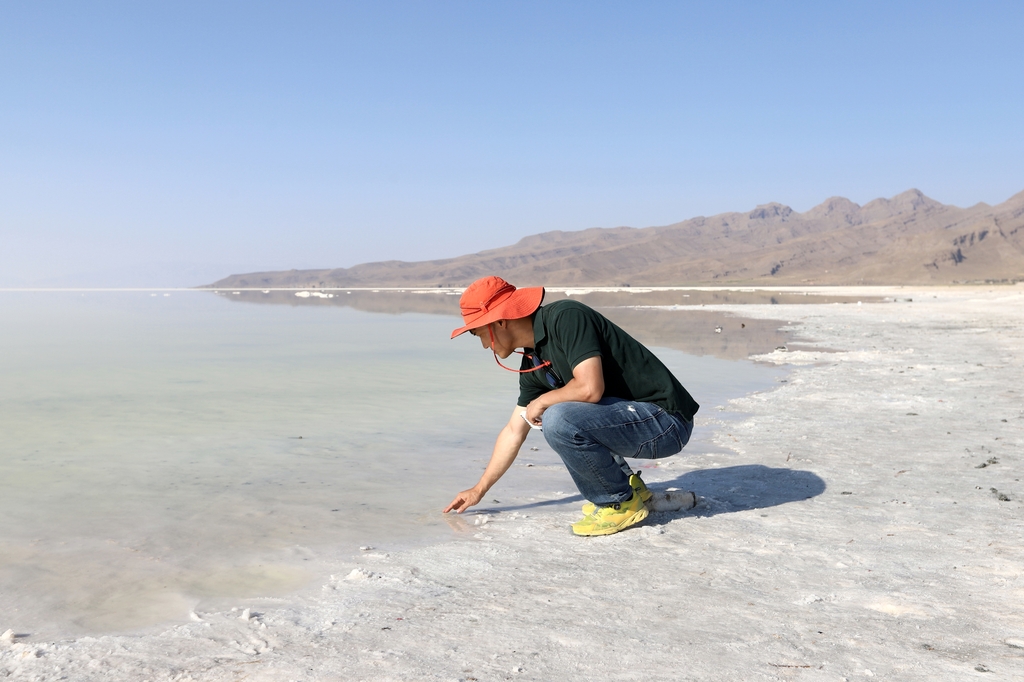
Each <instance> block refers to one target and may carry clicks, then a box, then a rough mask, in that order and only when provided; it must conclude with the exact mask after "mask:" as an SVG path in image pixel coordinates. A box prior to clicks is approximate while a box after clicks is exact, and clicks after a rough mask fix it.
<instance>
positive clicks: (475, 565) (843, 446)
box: [0, 286, 1024, 681]
mask: <svg viewBox="0 0 1024 682" xmlns="http://www.w3.org/2000/svg"><path fill="white" fill-rule="evenodd" d="M908 289H909V290H911V291H914V292H917V293H915V294H914V295H912V296H911V298H913V299H914V300H913V301H911V302H906V301H902V302H893V303H883V304H865V305H862V306H856V305H852V306H851V305H828V304H819V305H814V304H810V305H808V304H801V305H753V306H752V305H735V306H730V305H723V306H714V305H707V306H704V307H703V309H705V310H718V309H720V310H722V311H723V312H732V313H739V314H741V315H742V316H743V317H744V318H748V317H762V318H766V319H769V318H770V319H777V318H779V317H780V313H785V314H784V315H781V317H784V318H785V319H788V320H791V321H794V322H795V323H796V325H797V335H798V336H799V337H800V338H799V339H798V343H799V344H800V345H801V347H802V349H801V350H792V351H781V350H777V351H774V352H772V353H767V354H763V355H760V356H757V357H755V358H753V359H754V360H756V361H759V362H767V363H771V364H786V365H790V366H791V367H792V370H791V375H790V377H789V379H788V380H787V381H786V383H783V384H780V385H779V386H778V387H776V388H775V389H774V390H771V391H767V392H763V393H758V394H754V395H751V396H747V397H744V398H740V399H737V400H734V401H732V403H731V405H730V409H731V410H738V411H741V412H743V413H745V415H744V416H742V417H741V418H740V419H738V420H737V421H730V422H729V423H728V424H727V425H725V427H724V428H720V429H719V431H717V432H716V433H715V436H714V438H713V439H712V440H713V441H714V442H715V443H717V444H718V445H720V446H721V447H722V448H723V450H726V451H725V452H709V453H701V454H699V455H695V456H689V457H688V456H687V452H686V451H685V450H684V452H683V454H682V455H681V456H678V457H675V458H672V459H670V460H667V461H665V464H664V465H663V466H658V467H656V468H652V469H647V470H645V477H649V482H650V483H651V484H652V488H656V489H657V488H664V487H668V486H672V487H684V488H686V489H693V490H695V491H696V492H697V493H698V495H700V496H701V498H702V500H701V502H700V504H699V505H698V507H697V508H696V509H694V510H692V511H690V512H682V513H675V514H652V516H651V517H650V520H649V521H647V522H645V523H644V524H643V525H641V526H640V527H638V528H636V529H631V530H628V531H625V532H623V533H619V534H616V535H612V536H608V537H606V538H591V539H580V538H575V537H573V536H572V535H571V533H570V532H569V531H568V528H567V524H568V523H569V522H570V521H571V520H573V519H572V518H571V517H573V516H575V515H577V510H576V508H575V505H571V506H570V505H566V504H562V505H561V507H560V508H558V507H557V506H556V509H554V510H550V511H549V510H548V509H547V506H546V505H543V506H541V505H538V506H536V507H535V508H531V509H524V510H519V511H509V512H502V513H498V514H495V513H491V514H487V513H478V514H475V515H473V516H469V514H468V513H467V515H463V516H462V517H459V519H460V520H461V521H463V522H465V524H466V525H465V531H466V532H465V533H464V534H463V535H464V537H465V539H458V540H453V541H449V542H444V543H441V544H439V545H433V546H428V547H422V548H417V549H413V550H409V551H404V552H398V553H393V554H392V553H387V552H381V551H367V552H363V553H362V555H361V556H359V557H355V558H354V559H353V560H352V561H351V562H348V563H343V564H340V565H339V566H338V569H337V572H336V573H335V575H334V576H333V577H332V579H331V580H330V581H328V582H327V584H325V585H324V586H323V587H322V589H321V590H320V595H318V596H316V597H313V596H312V593H311V594H310V595H309V596H303V597H301V598H296V599H285V600H276V601H277V605H274V604H273V603H272V602H263V603H261V604H259V605H257V601H258V600H253V601H252V604H253V606H249V608H250V609H253V608H254V607H255V610H250V611H249V612H248V613H245V611H243V609H244V608H245V607H246V606H247V604H245V603H239V607H238V609H239V610H238V611H235V612H220V613H200V614H197V616H196V618H197V619H198V620H195V622H193V623H189V624H186V625H180V626H177V627H173V628H170V629H167V630H165V631H164V632H161V633H153V634H146V635H142V636H103V637H95V638H93V637H85V638H79V639H76V640H65V641H61V642H55V643H46V642H36V641H33V640H32V639H31V638H27V639H22V638H17V637H15V638H13V639H9V640H7V641H2V640H0V673H3V672H7V673H8V674H11V675H15V676H17V675H20V674H24V675H37V676H41V678H42V679H59V678H60V677H61V676H62V675H68V676H71V677H73V678H74V679H97V680H98V679H101V678H102V679H106V680H121V679H124V680H135V679H152V680H164V679H167V680H171V679H189V677H191V679H196V680H211V681H213V680H234V679H238V678H239V677H238V676H239V675H245V676H246V679H253V680H278V679H302V680H312V679H323V678H345V679H349V678H352V679H374V680H388V679H410V678H415V679H467V680H468V679H479V680H483V679H513V678H515V679H538V680H544V679H553V678H557V677H563V678H566V679H594V678H607V679H635V678H636V677H639V676H643V677H645V678H650V679H665V680H681V679H695V680H696V679H700V680H709V679H713V680H719V679H720V680H732V679H844V678H846V679H860V678H867V677H871V676H876V677H883V678H894V677H898V678H900V679H921V680H926V679H927V680H936V679H938V680H960V679H964V678H965V677H968V676H969V675H971V674H975V673H980V672H983V670H982V669H984V671H991V672H994V673H997V674H998V677H1003V676H1007V677H1011V676H1012V675H1014V674H1017V675H1020V674H1024V618H1022V617H1021V616H1019V615H1018V614H1016V613H1014V612H1012V611H1007V609H1006V605H1007V604H1012V603H1017V602H1019V599H1020V596H1021V595H1022V594H1024V581H1022V578H1021V577H1020V576H1021V575H1022V574H1024V550H1022V549H1021V547H1022V543H1021V540H1022V539H1024V523H1022V521H1021V513H1020V512H1021V508H1022V502H1021V500H1024V486H1021V484H1020V482H1019V478H1021V473H1024V472H1021V468H1022V458H1021V455H1022V452H1021V447H1022V445H1024V438H1022V436H1024V411H1022V410H1021V408H1020V398H1021V393H1022V392H1024V389H1020V388H1019V386H1020V385H1021V383H1022V380H1024V362H1022V361H1021V360H1020V359H1019V357H1018V356H1019V350H1018V349H1019V348H1020V347H1024V345H1022V341H1024V305H1022V304H1024V291H1021V289H1020V288H1019V287H1017V288H1013V287H1000V286H992V287H978V288H975V289H972V290H970V291H967V290H964V289H962V288H959V287H952V288H946V287H942V288H931V287H929V288H923V287H917V288H910V287H907V288H904V289H900V292H901V295H902V294H903V293H905V292H906V291H907V290H908ZM950 289H952V290H950ZM918 295H920V296H921V297H922V298H921V300H920V301H919V300H917V298H916V296H918ZM926 295H927V296H935V297H936V298H933V299H928V298H924V296H926ZM823 348H828V349H835V350H834V351H825V350H817V349H823ZM708 416H713V415H705V419H706V418H707V417H708ZM700 418H701V417H700V415H698V419H700ZM993 459H994V460H995V462H991V461H990V460H993ZM981 465H984V466H981ZM992 490H996V491H997V492H995V493H994V492H992ZM999 495H1002V496H1003V497H1005V498H1007V499H1006V500H1003V499H1001V498H1000V497H999ZM282 602H283V603H282ZM264 604H265V606H264ZM261 607H262V611H261V610H260V609H261ZM242 615H246V616H247V617H246V618H244V619H242V618H240V616H242ZM994 679H995V678H994Z"/></svg>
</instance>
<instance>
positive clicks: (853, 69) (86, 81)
mask: <svg viewBox="0 0 1024 682" xmlns="http://www.w3.org/2000/svg"><path fill="white" fill-rule="evenodd" d="M1022 26H1024V3H1022V2H1019V1H1013V2H984V1H982V2H969V3H968V2H943V1H941V0H932V1H929V2H898V1H890V2H860V3H856V2H850V3H838V2H805V3H797V2H786V3H783V2H763V1H761V2H707V3H686V2H618V3H611V2H594V1H587V2H582V1H581V2H552V1H548V2H536V3H533V2H479V1H474V2H382V1H376V2H359V3H357V2H350V3H341V2H339V3H326V2H324V3H318V2H209V1H207V2H182V1H176V2H164V3H156V2H92V3H83V2H9V1H3V2H0V286H25V285H39V284H49V285H99V284H107V285H115V286H126V285H156V286H160V285H194V284H201V283H205V282H208V281H212V280H213V279H217V278H219V277H221V276H224V275H227V274H230V273H232V272H243V271H252V270H258V269H288V268H307V267H338V266H349V265H354V264H356V263H360V262H365V261H370V260H386V259H402V260H421V259H427V258H439V257H445V256H454V255H459V254H462V253H468V252H472V251H477V250H481V249H485V248H491V247H496V246H502V245H505V244H510V243H513V242H515V241H517V240H518V239H519V238H521V237H523V236H525V235H528V234H535V233H537V232H542V231H546V230H554V229H561V230H577V229H583V228H587V227H595V226H603V227H611V226H616V225H631V226H635V227H644V226H648V225H658V224H666V223H671V222H676V221H679V220H683V219H686V218H690V217H693V216H695V215H712V214H715V213H720V212H723V211H730V210H749V209H751V208H753V207H754V206H755V205H757V204H761V203H766V202H769V201H780V202H783V203H786V204H789V205H791V206H792V207H793V208H794V209H796V210H798V211H803V210H806V209H808V208H810V207H811V206H813V205H815V204H817V203H819V202H820V201H822V200H823V199H825V198H826V197H829V196H833V195H842V196H846V197H849V198H851V199H853V200H854V201H857V202H858V203H864V202H866V201H869V200H871V199H873V198H876V197H879V196H886V197H888V196H892V195H894V194H897V193H899V192H901V191H903V190H906V189H908V188H911V187H917V188H919V189H921V190H922V191H923V192H925V193H926V194H928V195H929V196H931V197H933V198H935V199H937V200H939V201H943V202H946V203H953V204H957V205H961V206H966V205H971V204H974V203H976V202H978V201H985V202H988V203H993V204H994V203H999V202H1001V201H1004V200H1006V199H1007V198H1008V197H1009V196H1011V195H1012V194H1014V193H1016V192H1018V191H1020V190H1022V189H1024V49H1022V48H1021V46H1020V30H1021V27H1022Z"/></svg>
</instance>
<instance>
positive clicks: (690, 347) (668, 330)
mask: <svg viewBox="0 0 1024 682" xmlns="http://www.w3.org/2000/svg"><path fill="white" fill-rule="evenodd" d="M216 293H217V294H219V295H221V296H224V297H225V298H227V299H229V300H232V301H236V302H239V303H258V304H271V305H274V304H276V305H289V306H321V307H323V306H344V307H350V308H355V309H357V310H364V311H367V312H375V313H391V314H400V313H426V314H431V315H447V316H451V317H452V318H457V317H458V315H459V294H460V293H461V291H460V290H458V289H409V290H393V289H378V290H367V289H331V290H327V289H325V290H304V291H300V292H297V291H295V290H273V289H269V290H242V291H238V290H236V291H230V290H219V291H217V292H216ZM567 297H571V298H573V299H575V300H578V301H580V302H582V303H585V304H587V305H589V306H591V307H593V308H597V309H598V310H600V311H601V312H602V313H603V314H604V315H605V316H607V317H608V318H609V319H610V320H612V321H613V322H615V323H616V324H617V325H619V326H620V327H622V328H623V329H625V330H627V331H628V332H629V333H630V334H632V335H633V336H635V337H636V338H637V339H638V340H640V342H641V343H644V344H645V345H647V346H652V347H653V346H660V347H665V348H673V349H676V350H681V351H683V352H685V353H689V354H691V355H712V356H715V357H719V358H723V359H727V360H738V359H742V358H746V357H749V356H750V355H753V354H757V353H766V352H769V351H771V350H773V349H775V348H777V347H778V346H782V345H788V344H791V342H792V338H791V335H790V334H789V333H788V332H783V331H781V330H780V327H783V326H785V325H787V324H788V322H787V321H786V320H784V319H772V320H764V319H748V318H741V317H739V316H737V315H732V314H729V313H722V312H719V311H710V310H700V309H699V308H698V309H693V308H694V307H699V306H705V305H722V304H732V305H737V304H738V305H749V304H760V305H771V304H803V303H818V304H821V303H855V302H857V301H858V300H864V299H857V298H855V297H849V296H823V295H806V294H802V293H793V292H770V291H760V290H753V291H742V290H733V291H725V290H715V291H708V290H702V289H692V290H643V289H638V290H635V291H621V290H620V291H600V290H598V291H594V290H585V289H549V290H548V292H547V295H546V296H545V299H544V300H545V302H548V303H550V302H551V301H557V300H559V299H563V298H567ZM650 306H658V307H653V308H652V307H650ZM676 306H679V307H680V308H681V309H672V308H673V307H676Z"/></svg>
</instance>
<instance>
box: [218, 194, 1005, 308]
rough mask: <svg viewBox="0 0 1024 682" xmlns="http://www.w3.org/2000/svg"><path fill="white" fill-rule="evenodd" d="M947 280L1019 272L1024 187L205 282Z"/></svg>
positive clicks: (548, 237)
mask: <svg viewBox="0 0 1024 682" xmlns="http://www.w3.org/2000/svg"><path fill="white" fill-rule="evenodd" d="M489 274H497V275H501V276H502V277H505V278H506V279H508V280H510V281H512V282H514V283H515V284H516V285H519V286H524V285H538V284H546V285H549V286H555V285H570V286H572V285H594V286H599V285H605V286H619V285H626V284H628V285H631V286H643V285H646V286H657V285H662V286H669V285H698V284H705V285H726V284H760V285H786V284H789V285H792V284H943V283H955V282H971V281H1014V280H1024V192H1020V193H1019V194H1016V195H1014V196H1013V197H1011V198H1010V199H1008V200H1007V201H1005V202H1003V203H1002V204H999V205H998V206H989V205H988V204H983V203H982V204H977V205H975V206H971V207H970V208H958V207H956V206H947V205H944V204H941V203H939V202H937V201H934V200H932V199H929V198H928V197H926V196H925V195H924V194H922V193H921V192H919V191H918V190H916V189H912V190H909V191H906V192H903V193H902V194H898V195H896V196H895V197H893V198H891V199H875V200H874V201H871V202H869V203H867V204H865V205H864V206H858V205H857V204H855V203H853V202H852V201H850V200H849V199H844V198H842V197H833V198H831V199H827V200H826V201H824V202H823V203H821V204H820V205H818V206H815V207H814V208H812V209H811V210H809V211H807V212H805V213H796V212H794V211H793V209H791V208H790V207H788V206H783V205H782V204H777V203H771V204H765V205H763V206H758V207H757V208H755V209H754V210H753V211H750V212H749V213H723V214H720V215H716V216H713V217H710V218H705V217H698V218H691V219H690V220H686V221H683V222H681V223H675V224H673V225H666V226H664V227H647V228H642V229H637V228H631V227H615V228H592V229H589V230H581V231H578V232H562V231H554V232H545V233H542V234H537V235H534V236H531V237H526V238H524V239H522V240H520V241H519V242H518V243H516V244H513V245H512V246H505V247H502V248H498V249H491V250H488V251H481V252H479V253H473V254H469V255H464V256H458V257H456V258H446V259H442V260H432V261H421V262H412V263H410V262H404V261H383V262H379V263H364V264H362V265H356V266H353V267H351V268H337V269H333V270H289V271H283V272H254V273H248V274H242V275H231V276H230V277H226V278H224V279H222V280H220V281H218V282H214V283H213V284H210V285H207V286H209V287H220V288H227V287H237V288H247V287H374V286H380V287H404V286H430V287H433V286H464V285H466V284H469V283H470V282H472V281H473V280H474V279H476V278H478V277H481V276H484V275H489Z"/></svg>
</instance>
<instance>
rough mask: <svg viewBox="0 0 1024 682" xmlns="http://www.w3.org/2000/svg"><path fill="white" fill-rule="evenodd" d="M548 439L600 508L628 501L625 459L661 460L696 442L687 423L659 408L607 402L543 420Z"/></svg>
mask: <svg viewBox="0 0 1024 682" xmlns="http://www.w3.org/2000/svg"><path fill="white" fill-rule="evenodd" d="M542 421H543V423H544V439H545V440H547V442H548V445H550V446H551V448H552V449H553V450H554V451H555V452H557V453H558V455H559V457H561V458H562V461H563V462H564V463H565V467H566V468H567V469H568V470H569V474H570V475H571V476H572V480H573V481H575V482H576V487H577V488H579V490H580V493H581V494H582V495H583V497H585V498H587V499H588V500H590V501H591V502H593V503H594V504H596V505H608V504H615V503H616V502H624V501H626V500H628V499H629V498H630V497H631V496H632V494H633V490H632V489H631V488H630V487H629V474H630V473H631V470H630V468H629V466H628V465H627V464H626V462H625V460H623V459H622V458H623V457H635V458H638V459H660V458H661V457H668V456H669V455H674V454H676V453H677V452H679V451H680V450H682V449H683V446H684V445H686V443H687V442H688V441H689V440H690V433H691V432H692V431H693V422H686V421H684V420H682V419H681V418H679V417H677V416H676V415H674V414H670V413H668V412H666V411H665V410H663V409H662V408H660V407H658V406H657V405H654V404H653V403H638V402H634V401H631V400H623V399H622V398H604V399H602V400H601V401H600V402H597V403H579V402H569V403H557V404H555V405H552V406H551V407H549V408H548V409H547V410H546V411H545V412H544V415H543V417H542Z"/></svg>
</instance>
